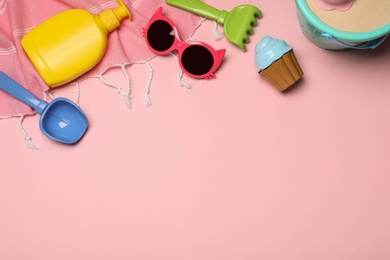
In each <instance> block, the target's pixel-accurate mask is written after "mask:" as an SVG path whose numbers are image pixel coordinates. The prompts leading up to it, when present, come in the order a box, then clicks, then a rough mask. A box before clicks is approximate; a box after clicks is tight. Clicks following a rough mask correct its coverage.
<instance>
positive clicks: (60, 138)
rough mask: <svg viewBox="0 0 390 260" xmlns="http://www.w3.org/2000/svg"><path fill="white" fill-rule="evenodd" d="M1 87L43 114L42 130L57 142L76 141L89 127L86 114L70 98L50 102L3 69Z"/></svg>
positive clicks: (67, 142)
mask: <svg viewBox="0 0 390 260" xmlns="http://www.w3.org/2000/svg"><path fill="white" fill-rule="evenodd" d="M0 89H2V90H4V91H5V92H7V93H8V94H10V95H11V96H13V97H15V98H17V99H19V100H20V101H22V102H23V103H25V104H26V105H29V106H30V107H32V108H34V109H35V110H36V111H37V113H38V114H40V115H41V119H40V122H39V127H40V128H41V131H42V132H43V133H44V134H45V135H46V136H48V137H50V138H51V139H53V140H55V141H57V142H61V143H65V144H73V143H76V142H77V141H79V140H80V139H81V137H83V135H84V133H85V132H86V130H87V128H88V119H87V117H86V115H85V114H84V112H83V111H82V110H81V109H80V108H79V107H78V106H77V105H76V104H75V103H73V102H72V101H70V100H69V99H66V98H55V99H54V100H53V101H52V102H50V103H48V102H46V101H44V100H41V99H39V98H38V97H36V96H35V95H33V94H32V93H31V92H30V91H28V90H27V89H25V88H24V87H23V86H21V85H20V84H19V83H17V82H16V81H14V80H13V79H11V78H10V77H8V76H7V75H6V74H4V73H3V72H1V71H0Z"/></svg>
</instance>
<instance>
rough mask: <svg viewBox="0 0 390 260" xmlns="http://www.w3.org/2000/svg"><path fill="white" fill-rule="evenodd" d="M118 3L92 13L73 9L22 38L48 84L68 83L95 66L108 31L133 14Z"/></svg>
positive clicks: (51, 85)
mask: <svg viewBox="0 0 390 260" xmlns="http://www.w3.org/2000/svg"><path fill="white" fill-rule="evenodd" d="M117 1H118V3H119V7H117V8H116V9H108V10H105V11H103V12H101V13H99V14H98V15H96V16H95V15H93V14H91V13H89V12H88V11H85V10H80V9H73V10H68V11H64V12H62V13H59V14H57V15H55V16H53V17H51V18H49V19H48V20H46V21H44V22H43V23H41V24H39V25H38V26H36V27H35V28H34V29H32V30H31V31H30V32H29V33H28V34H26V36H24V37H23V38H22V40H21V43H22V46H23V49H24V50H25V52H26V53H27V55H28V57H29V58H30V60H31V62H32V63H33V64H34V66H35V68H36V69H37V70H38V72H39V73H40V75H41V76H42V78H43V79H44V81H45V82H46V83H47V84H48V86H49V87H51V88H54V87H58V86H61V85H63V84H66V83H68V82H70V81H72V80H74V79H75V78H77V77H79V76H81V75H82V74H84V73H85V72H87V71H88V70H90V69H92V68H93V67H94V66H95V65H96V64H98V63H99V61H100V60H101V59H102V58H103V56H104V53H105V52H106V49H107V35H108V34H109V33H110V32H111V31H113V30H115V29H116V28H118V27H119V26H120V22H121V21H122V20H123V19H125V18H126V17H128V18H129V19H131V14H130V12H129V10H128V9H127V7H126V6H125V4H124V3H123V2H122V0H117Z"/></svg>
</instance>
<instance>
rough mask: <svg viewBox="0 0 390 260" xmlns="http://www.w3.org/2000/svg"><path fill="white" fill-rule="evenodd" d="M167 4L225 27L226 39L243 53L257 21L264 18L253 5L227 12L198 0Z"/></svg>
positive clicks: (170, 0)
mask: <svg viewBox="0 0 390 260" xmlns="http://www.w3.org/2000/svg"><path fill="white" fill-rule="evenodd" d="M165 2H166V3H167V4H168V5H172V6H175V7H178V8H180V9H183V10H186V11H188V12H191V13H194V14H197V15H200V16H202V17H205V18H208V19H211V20H214V21H216V22H217V23H219V24H221V25H223V29H224V34H225V36H226V38H227V39H228V40H229V41H231V42H232V43H234V44H235V45H237V46H239V47H240V48H241V49H242V50H243V51H246V46H245V44H246V43H248V42H249V35H252V34H253V27H254V26H257V19H260V18H261V17H262V13H261V11H260V10H259V9H258V8H257V7H255V6H252V5H239V6H236V7H234V8H233V9H232V10H231V11H230V12H227V11H225V10H221V11H220V10H218V9H215V8H214V7H212V6H210V5H208V4H205V3H203V2H200V1H198V0H165Z"/></svg>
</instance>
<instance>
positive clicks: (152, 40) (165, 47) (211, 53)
mask: <svg viewBox="0 0 390 260" xmlns="http://www.w3.org/2000/svg"><path fill="white" fill-rule="evenodd" d="M143 36H144V38H145V40H146V43H147V45H148V47H149V48H150V50H151V51H152V52H154V53H156V54H158V55H166V54H168V53H170V52H172V51H174V50H177V51H178V55H179V63H180V67H181V69H182V70H183V71H184V72H185V73H187V74H188V75H189V76H191V77H193V78H207V79H210V78H214V77H215V74H214V72H215V71H216V70H217V69H218V67H219V65H221V62H222V59H223V57H224V56H225V52H226V50H225V49H222V50H218V51H216V50H215V49H213V48H212V47H211V46H210V45H208V44H206V43H203V42H197V41H194V42H183V41H182V40H180V38H179V36H178V32H177V28H176V26H175V24H174V23H173V22H172V21H171V20H170V19H169V18H167V17H166V16H164V15H163V14H162V7H160V8H159V9H158V10H157V11H156V12H155V13H154V15H153V16H152V18H151V19H150V20H149V23H148V26H147V27H146V28H143Z"/></svg>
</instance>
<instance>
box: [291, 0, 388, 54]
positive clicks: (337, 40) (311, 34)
mask: <svg viewBox="0 0 390 260" xmlns="http://www.w3.org/2000/svg"><path fill="white" fill-rule="evenodd" d="M358 1H359V0H358ZM360 1H362V0H360ZM295 2H296V5H297V15H298V20H299V24H300V26H301V29H302V32H303V34H304V35H305V36H306V37H307V38H308V39H309V40H310V41H311V42H312V43H313V44H315V45H316V46H318V47H320V48H323V49H328V50H342V49H349V48H354V49H374V48H376V47H377V46H379V45H380V44H381V43H382V42H383V41H384V40H385V39H386V37H387V36H388V34H389V33H390V22H388V23H387V24H385V25H383V26H381V27H379V28H375V29H373V30H369V31H359V32H358V31H345V30H340V29H336V28H335V27H332V26H330V25H328V24H327V23H325V22H324V21H323V20H321V19H320V18H319V17H318V16H317V15H316V14H315V13H314V12H313V11H312V9H311V8H310V7H309V5H308V4H307V1H306V0H295ZM362 17H364V18H365V19H369V17H368V18H367V13H366V14H364V15H362ZM374 18H375V17H374ZM388 20H389V21H390V13H389V19H388Z"/></svg>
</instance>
